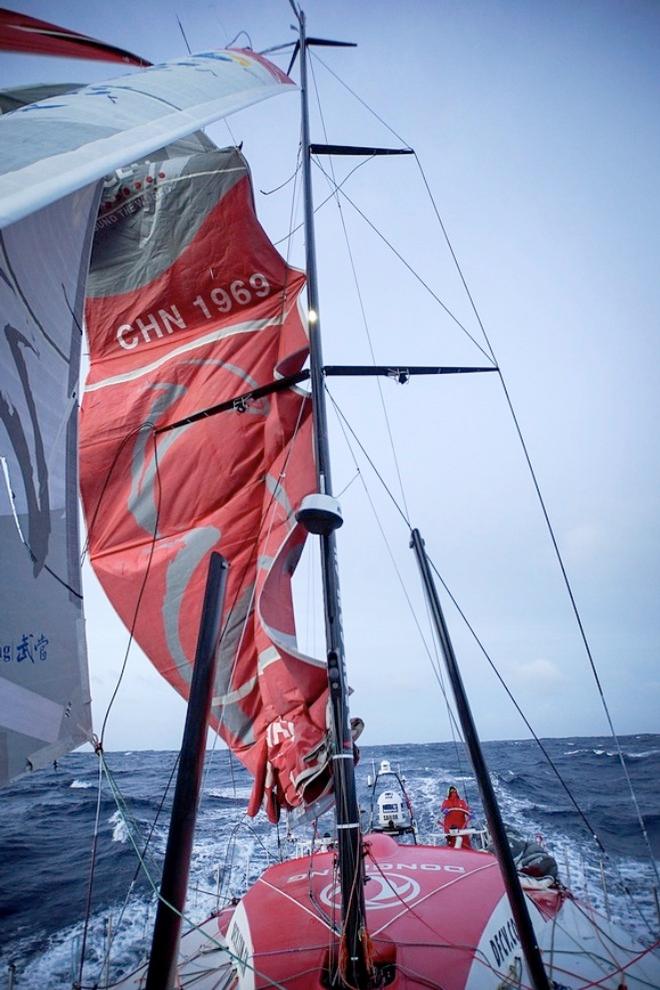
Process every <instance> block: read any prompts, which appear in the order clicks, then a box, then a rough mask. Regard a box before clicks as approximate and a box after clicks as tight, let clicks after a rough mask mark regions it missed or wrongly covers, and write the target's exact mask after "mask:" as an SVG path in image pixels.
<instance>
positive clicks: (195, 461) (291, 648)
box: [81, 149, 329, 819]
mask: <svg viewBox="0 0 660 990" xmlns="http://www.w3.org/2000/svg"><path fill="white" fill-rule="evenodd" d="M303 286H304V275H303V274H302V273H301V272H299V271H297V270H295V269H292V268H290V267H289V266H288V265H287V264H285V262H284V261H283V259H282V258H281V257H280V255H279V254H278V253H277V251H276V250H275V248H274V247H273V246H272V244H271V243H270V241H269V240H268V238H267V237H266V235H265V233H264V231H263V229H262V228H261V226H260V225H259V222H258V220H257V218H256V215H255V212H254V204H253V197H252V189H251V185H250V178H249V173H248V169H247V165H246V163H245V160H244V159H243V157H242V155H241V154H240V153H239V152H238V151H237V150H236V149H229V150H226V151H217V150H213V151H201V152H199V153H197V154H194V155H187V156H182V157H175V158H169V159H167V160H163V161H161V162H157V163H153V162H152V163H145V164H141V165H137V166H135V167H134V168H133V169H132V170H131V173H130V175H128V174H124V175H123V177H122V179H121V181H119V180H118V181H117V185H116V188H111V189H109V190H107V191H106V196H105V199H104V203H103V204H102V207H101V211H100V214H99V220H98V223H97V232H96V237H95V243H94V250H93V255H92V264H91V271H90V279H89V283H88V300H87V311H86V317H87V329H88V335H89V340H90V352H91V369H90V374H89V378H88V381H87V386H86V392H85V398H84V403H83V415H82V429H81V481H82V493H83V499H84V504H85V511H86V516H87V525H88V530H89V544H90V552H91V558H92V563H93V565H94V568H95V570H96V573H97V575H98V577H99V579H100V580H101V583H102V584H103V586H104V588H105V590H106V592H107V594H108V596H109V597H110V599H111V601H112V602H113V604H114V606H115V608H116V609H117V611H118V613H119V615H120V616H121V618H122V619H123V620H124V622H125V624H126V625H127V626H128V627H129V628H131V629H133V630H134V634H135V637H136V639H137V641H138V642H139V644H140V645H141V646H142V648H143V649H144V651H145V652H146V653H147V655H148V656H149V657H150V659H151V660H152V662H153V663H154V665H155V666H156V667H157V669H158V670H159V671H160V673H161V674H162V675H163V676H164V677H165V678H166V679H167V680H168V681H169V682H170V684H172V685H173V687H175V688H176V690H177V691H179V692H180V693H181V694H182V695H183V696H184V697H185V696H186V695H187V692H188V688H189V684H190V678H191V673H192V663H193V657H194V650H195V641H196V637H197V632H198V623H199V618H200V613H201V603H202V592H203V585H204V579H205V573H206V566H207V561H208V556H209V554H210V552H211V551H212V550H218V551H220V552H221V553H222V554H223V555H224V556H225V557H226V558H227V559H228V561H229V562H230V565H231V566H230V576H229V583H228V589H227V597H226V606H225V616H224V632H223V636H222V640H221V645H220V650H219V657H218V671H217V680H216V686H215V691H214V698H213V708H212V720H211V721H212V725H213V726H214V727H216V728H217V729H218V731H219V732H220V733H221V735H222V736H223V738H224V739H225V740H226V742H227V743H228V745H229V746H230V747H231V749H232V750H233V751H234V752H235V753H236V754H237V755H238V756H239V758H240V759H241V760H242V762H243V763H244V764H245V766H246V767H247V768H248V769H249V770H250V772H251V773H252V775H253V777H254V778H255V784H254V789H253V794H252V799H251V801H250V808H249V810H250V812H251V813H253V814H254V813H256V811H257V810H258V808H259V806H260V805H261V803H262V800H263V801H264V802H265V805H266V808H267V811H268V813H269V815H270V817H271V818H272V819H276V818H277V817H278V814H279V809H280V807H295V806H297V805H300V804H307V803H309V802H311V801H313V800H315V799H316V798H317V797H318V796H319V795H320V794H321V793H323V792H324V791H325V790H326V789H327V788H328V787H329V771H328V762H327V752H326V708H327V678H326V667H325V663H324V662H321V661H316V660H313V659H311V658H309V657H306V656H303V655H301V654H300V653H299V651H298V649H297V647H296V638H295V625H294V615H293V605H292V598H291V577H292V574H293V571H294V570H295V567H296V564H297V562H298V559H299V557H300V553H301V552H302V547H303V543H304V538H305V534H304V531H303V530H302V529H301V527H300V526H299V525H298V524H297V523H296V521H295V510H296V508H297V506H298V505H299V504H300V502H301V500H302V498H303V497H304V496H305V495H306V494H308V493H309V492H311V491H313V490H314V489H315V467H314V460H313V453H312V430H311V402H310V399H309V397H308V395H307V394H306V393H305V392H303V391H302V390H300V389H298V388H296V387H290V388H286V389H284V390H282V391H279V392H276V393H272V394H269V395H267V396H266V397H263V398H261V399H258V400H256V401H253V402H250V403H248V404H247V407H246V408H245V409H244V410H243V411H228V412H223V413H220V414H218V415H215V416H211V417H208V418H205V419H202V420H200V421H197V422H194V423H190V424H186V425H183V426H180V427H178V428H176V429H174V430H172V431H170V432H165V433H157V432H156V430H157V429H158V428H160V427H163V426H165V425H167V424H170V423H175V422H177V421H180V420H182V419H184V418H186V417H187V416H190V415H191V414H192V413H195V412H198V411H199V410H201V409H205V408H209V407H212V406H215V405H217V404H219V403H222V402H224V401H226V400H228V399H232V398H233V397H236V396H240V395H241V394H242V393H246V392H248V391H250V390H252V389H254V388H256V387H258V386H261V385H265V384H267V383H269V382H271V381H272V380H273V379H275V378H277V377H281V376H283V375H290V374H293V373H295V372H296V371H298V370H300V368H301V367H302V366H303V364H304V362H305V360H306V358H307V355H308V341H307V336H306V333H305V329H304V327H303V323H302V320H301V316H300V313H299V308H298V298H299V295H300V293H301V290H302V289H303Z"/></svg>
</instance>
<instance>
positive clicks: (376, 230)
mask: <svg viewBox="0 0 660 990" xmlns="http://www.w3.org/2000/svg"><path fill="white" fill-rule="evenodd" d="M315 165H316V167H317V168H318V169H319V171H320V172H322V173H323V175H324V176H325V177H326V179H327V180H328V182H332V176H331V175H328V173H327V172H326V170H325V169H324V168H323V166H322V165H321V164H320V163H319V162H318V161H315ZM335 190H336V192H338V193H341V195H342V196H343V197H344V199H345V200H346V202H347V203H350V205H351V206H352V207H353V209H354V210H355V212H356V213H357V214H358V215H359V216H361V217H362V219H363V220H364V222H365V223H366V224H367V226H368V227H370V228H371V229H372V230H373V232H374V233H375V234H376V235H377V236H378V237H379V238H380V239H381V241H382V242H383V243H384V244H385V245H386V246H387V247H388V248H389V249H390V251H391V252H392V254H394V256H395V257H396V258H398V259H399V261H400V262H401V264H402V265H403V267H404V268H406V269H407V270H408V271H409V272H410V274H411V275H412V276H413V278H415V279H416V280H417V281H418V282H419V284H420V285H421V286H422V288H423V289H425V290H426V291H427V292H428V294H429V295H430V296H431V298H432V299H434V300H435V301H436V303H437V304H438V305H439V306H440V308H441V309H442V310H444V312H445V313H446V314H447V316H448V317H449V318H450V320H452V321H453V322H454V323H455V324H456V326H457V327H458V328H459V329H460V330H462V331H463V333H464V334H465V336H466V337H468V338H469V339H470V340H471V341H472V343H473V344H474V346H475V347H476V348H477V350H479V351H481V353H482V354H483V356H484V357H485V358H486V360H487V361H490V362H491V363H493V361H494V359H493V357H492V355H491V354H489V353H488V351H486V350H484V348H483V347H482V346H481V344H480V343H479V342H478V341H477V340H476V338H475V337H474V336H473V335H472V334H471V333H470V331H469V330H468V328H467V327H466V326H465V325H464V324H463V323H461V321H460V320H459V318H458V317H457V316H456V315H455V313H453V312H452V311H451V309H450V308H449V306H447V304H446V303H444V302H443V301H442V299H441V298H440V296H439V295H438V294H437V292H435V290H434V289H432V288H431V286H430V285H429V283H428V282H427V281H426V280H425V279H424V278H422V276H421V275H420V274H419V272H418V271H417V269H416V268H414V267H413V265H411V264H410V262H409V261H407V260H406V259H405V258H404V256H403V255H402V254H401V252H400V251H399V250H398V249H397V248H396V247H395V246H394V244H393V243H392V242H391V241H390V240H389V238H387V237H386V236H385V234H383V232H382V231H381V230H380V229H379V228H378V227H377V226H376V224H375V223H374V222H373V220H370V219H369V217H368V216H367V214H366V213H365V212H364V211H363V210H361V209H360V207H359V206H358V205H357V203H356V202H355V201H354V200H352V199H351V197H350V196H349V195H348V193H347V192H345V191H344V189H343V188H342V187H341V186H335Z"/></svg>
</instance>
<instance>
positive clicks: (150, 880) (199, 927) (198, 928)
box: [99, 750, 286, 990]
mask: <svg viewBox="0 0 660 990" xmlns="http://www.w3.org/2000/svg"><path fill="white" fill-rule="evenodd" d="M99 756H100V762H101V765H102V766H103V769H104V771H105V772H106V779H107V781H108V784H109V785H110V790H111V792H112V795H113V797H114V799H115V802H116V803H117V810H118V811H119V814H120V815H123V812H122V807H121V795H120V794H119V792H118V791H117V792H115V787H116V785H115V783H114V780H113V778H112V775H111V774H108V772H107V770H106V763H105V757H104V753H103V750H101V751H100V754H99ZM124 824H125V826H126V832H127V834H128V838H129V841H130V843H131V845H132V846H133V851H134V852H135V854H136V856H137V858H138V861H139V863H140V866H141V868H142V870H143V872H144V874H145V876H146V878H147V881H148V883H149V886H150V887H151V889H152V891H153V893H154V894H155V895H156V897H157V898H158V900H159V901H161V902H162V903H163V904H164V905H165V906H166V907H168V908H169V909H170V911H172V912H173V913H174V914H176V915H178V916H179V917H180V918H181V919H182V920H183V921H185V922H186V924H187V925H189V926H190V928H191V930H195V931H198V932H199V933H200V935H202V936H203V937H204V938H206V939H208V941H209V942H210V943H211V944H212V945H214V946H215V947H216V948H217V949H220V950H221V951H222V952H226V953H227V955H228V956H229V958H230V959H232V960H234V961H235V962H238V963H240V964H241V966H243V967H247V968H248V969H251V970H252V971H253V972H254V974H255V975H256V976H259V977H260V978H262V979H263V978H264V974H263V973H261V972H260V971H259V970H258V969H257V968H256V967H255V966H252V965H251V964H250V963H249V962H247V960H246V959H244V958H242V957H240V956H238V955H237V954H236V953H234V952H232V951H231V949H230V948H229V947H228V946H227V945H226V944H223V943H222V942H220V941H219V940H218V939H217V938H215V937H214V936H213V935H212V934H211V933H210V932H208V931H206V930H205V929H204V928H203V925H202V924H196V923H195V922H193V921H192V920H191V919H190V918H189V917H188V916H187V915H186V914H185V913H184V912H183V911H179V910H178V909H177V908H176V907H175V906H174V905H173V904H171V903H170V902H169V901H168V900H167V899H166V898H164V897H163V896H162V895H161V893H160V891H159V889H158V885H157V884H156V882H155V880H154V878H153V877H152V875H151V873H150V872H149V869H148V866H147V864H146V862H145V860H144V857H143V856H142V855H141V854H140V850H139V849H138V846H137V843H136V841H135V837H134V835H133V832H132V830H131V828H130V824H129V822H128V821H127V820H126V819H125V818H124ZM271 985H272V986H273V987H276V988H277V990H286V988H285V987H284V986H283V985H282V984H281V983H277V982H275V981H272V983H271Z"/></svg>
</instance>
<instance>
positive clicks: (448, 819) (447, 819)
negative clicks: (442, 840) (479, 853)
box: [441, 785, 472, 849]
mask: <svg viewBox="0 0 660 990" xmlns="http://www.w3.org/2000/svg"><path fill="white" fill-rule="evenodd" d="M441 811H442V824H443V826H444V830H445V834H446V836H447V845H448V846H455V845H456V836H455V835H452V834H451V833H452V832H454V831H456V830H457V829H463V828H467V825H468V822H469V820H470V807H469V805H468V803H467V801H464V800H463V798H462V797H461V796H460V794H459V793H458V791H457V790H456V788H455V787H454V786H453V785H452V786H451V787H450V788H449V790H448V791H447V797H446V798H445V800H444V801H443V802H442V808H441ZM461 839H462V842H461V843H459V845H460V846H461V848H462V849H471V848H472V846H471V844H470V836H469V835H463V836H461Z"/></svg>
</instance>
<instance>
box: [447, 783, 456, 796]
mask: <svg viewBox="0 0 660 990" xmlns="http://www.w3.org/2000/svg"><path fill="white" fill-rule="evenodd" d="M447 797H458V791H457V790H456V788H455V787H454V785H453V784H452V785H451V787H450V788H449V790H448V791H447Z"/></svg>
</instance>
